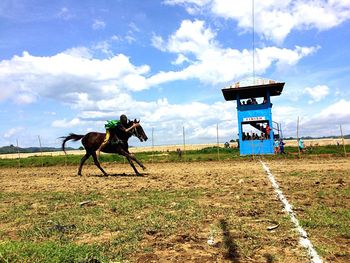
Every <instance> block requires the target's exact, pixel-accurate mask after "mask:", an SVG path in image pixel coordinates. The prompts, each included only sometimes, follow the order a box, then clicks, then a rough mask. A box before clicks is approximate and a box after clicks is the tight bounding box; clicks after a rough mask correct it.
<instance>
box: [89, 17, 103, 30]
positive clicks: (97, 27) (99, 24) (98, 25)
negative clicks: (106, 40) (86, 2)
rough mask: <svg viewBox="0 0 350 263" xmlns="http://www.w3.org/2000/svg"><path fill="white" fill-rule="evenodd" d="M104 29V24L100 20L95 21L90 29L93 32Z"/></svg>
mask: <svg viewBox="0 0 350 263" xmlns="http://www.w3.org/2000/svg"><path fill="white" fill-rule="evenodd" d="M105 27H106V23H105V22H104V21H102V20H98V19H95V20H94V22H93V23H92V29H93V30H101V29H104V28H105Z"/></svg>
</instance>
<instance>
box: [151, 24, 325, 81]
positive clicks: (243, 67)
mask: <svg viewBox="0 0 350 263" xmlns="http://www.w3.org/2000/svg"><path fill="white" fill-rule="evenodd" d="M215 36H216V34H215V32H213V31H212V30H211V29H210V28H207V27H206V26H205V23H204V22H203V21H198V20H196V21H193V22H192V21H189V20H185V21H183V22H182V23H181V26H180V28H179V29H178V30H177V31H176V32H175V33H174V34H173V35H171V36H170V37H169V38H168V40H166V41H165V40H163V39H162V38H161V37H160V36H154V37H153V44H154V46H155V47H156V48H158V49H160V50H161V51H168V52H173V53H176V54H177V55H178V59H179V58H180V60H178V64H180V63H179V62H181V61H182V60H181V58H184V57H186V58H187V59H188V61H189V57H190V59H191V64H190V65H189V66H188V67H186V68H184V69H183V70H182V71H177V72H160V73H158V74H156V75H154V76H152V77H151V78H150V79H149V81H150V82H152V83H154V82H157V81H158V82H159V83H160V82H161V81H170V80H174V79H189V78H197V79H199V80H201V81H202V82H204V83H209V84H212V85H214V84H218V83H226V82H230V81H232V80H234V79H238V78H241V77H243V76H246V75H249V74H251V73H252V52H251V51H249V50H246V49H244V50H242V51H240V50H236V49H232V48H226V49H224V48H221V47H220V45H219V44H218V43H217V41H216V40H215ZM318 48H319V47H299V46H296V47H295V49H287V48H277V47H264V48H260V49H256V51H255V53H256V65H255V69H256V72H257V73H258V74H262V73H264V72H265V71H266V70H267V69H268V68H269V67H271V66H272V65H274V64H275V65H276V66H277V67H278V68H283V67H285V66H293V65H295V64H297V63H298V61H299V60H300V59H302V58H303V57H305V56H308V55H310V54H312V53H314V52H316V51H317V50H318ZM192 57H193V58H192Z"/></svg>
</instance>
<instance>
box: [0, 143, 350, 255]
mask: <svg viewBox="0 0 350 263" xmlns="http://www.w3.org/2000/svg"><path fill="white" fill-rule="evenodd" d="M289 150H290V152H292V149H289ZM220 151H221V152H220V160H221V161H217V152H216V149H214V150H213V149H207V150H203V151H202V152H200V154H199V153H198V152H193V153H191V152H187V153H186V155H183V156H182V158H181V159H180V158H179V157H178V156H177V155H176V154H175V153H168V154H167V155H164V154H163V153H158V155H156V154H153V155H150V154H148V155H146V154H145V155H143V154H137V157H139V158H141V159H142V160H143V161H144V162H145V165H146V167H147V168H148V169H147V170H146V172H145V173H144V175H143V176H141V177H136V176H134V174H133V172H132V169H131V168H130V166H129V165H128V164H124V163H123V162H124V160H123V159H122V158H120V157H117V156H107V155H106V156H103V157H102V158H103V160H102V161H103V166H104V167H105V168H106V170H107V172H109V173H110V174H111V176H108V177H103V176H101V175H100V171H99V170H98V169H97V168H96V167H95V166H94V165H92V164H88V165H87V166H86V167H85V168H84V170H83V176H82V177H77V176H76V172H77V167H76V164H77V162H78V161H79V159H80V158H79V157H77V160H75V159H73V158H76V157H74V156H68V157H67V159H66V160H65V158H64V157H62V159H60V158H61V157H59V158H58V157H55V158H53V159H55V160H50V161H51V162H49V160H46V161H45V162H44V167H41V166H42V160H40V159H41V158H39V157H37V158H36V159H35V158H33V159H31V158H28V160H29V161H28V163H24V160H21V161H23V163H21V166H22V167H20V168H19V167H18V163H17V162H16V160H12V163H10V162H4V161H9V160H1V162H0V164H1V166H2V168H0V173H1V176H0V262H123V261H125V262H164V261H167V262H176V261H177V262H308V255H307V252H306V251H305V250H304V249H303V248H302V247H301V246H300V245H299V236H298V233H297V232H296V231H295V230H294V225H293V224H292V223H291V221H290V218H289V217H288V215H287V214H286V213H285V212H284V211H282V208H283V206H282V204H281V203H280V202H279V201H278V200H277V198H276V195H275V194H274V191H273V188H272V186H271V184H270V182H269V180H268V179H267V177H266V173H265V172H264V170H263V168H262V166H261V164H260V162H259V159H260V157H255V158H254V159H253V158H250V157H246V158H241V157H238V153H237V152H236V151H235V150H231V149H229V150H226V152H225V150H222V149H220ZM56 158H58V159H56ZM71 158H72V159H71ZM109 158H110V159H109ZM51 159H52V158H51ZM30 160H31V161H30ZM33 160H38V161H37V163H36V164H34V161H33ZM184 160H186V162H184ZM190 160H191V161H192V162H190ZM264 162H265V163H266V164H267V165H268V166H269V167H270V170H271V172H272V173H273V174H274V176H275V177H276V180H277V181H278V182H279V185H280V187H281V189H282V190H283V192H284V194H285V196H286V197H287V198H288V200H289V202H290V203H291V204H292V205H293V206H294V211H295V212H296V216H297V218H298V219H299V221H300V223H301V225H302V227H303V228H304V229H305V230H306V231H307V232H308V234H309V239H310V240H311V242H312V243H313V245H314V247H315V249H316V251H317V252H318V254H319V255H320V256H321V257H322V259H324V260H325V261H327V262H349V261H350V246H349V245H350V241H349V240H350V223H349V222H350V188H349V183H350V180H349V176H350V172H349V171H350V160H349V159H348V158H343V157H341V153H339V152H335V153H331V155H324V153H322V152H321V153H319V154H318V155H317V154H316V153H314V154H309V155H304V156H303V158H302V159H298V158H297V156H295V154H290V155H288V156H287V157H280V156H278V157H268V158H264ZM65 163H67V165H64V164H65ZM71 164H74V165H71ZM270 228H274V229H271V230H269V229H270ZM208 240H211V242H212V243H210V244H208Z"/></svg>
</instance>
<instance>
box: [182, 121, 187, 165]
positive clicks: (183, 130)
mask: <svg viewBox="0 0 350 263" xmlns="http://www.w3.org/2000/svg"><path fill="white" fill-rule="evenodd" d="M182 137H183V145H184V157H185V158H184V159H185V161H186V135H185V126H182Z"/></svg>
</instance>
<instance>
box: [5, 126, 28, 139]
mask: <svg viewBox="0 0 350 263" xmlns="http://www.w3.org/2000/svg"><path fill="white" fill-rule="evenodd" d="M23 130H24V128H23V127H14V128H11V129H9V130H7V131H6V132H5V133H4V135H3V136H4V138H11V137H13V136H15V135H17V134H19V133H20V132H22V131H23Z"/></svg>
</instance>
